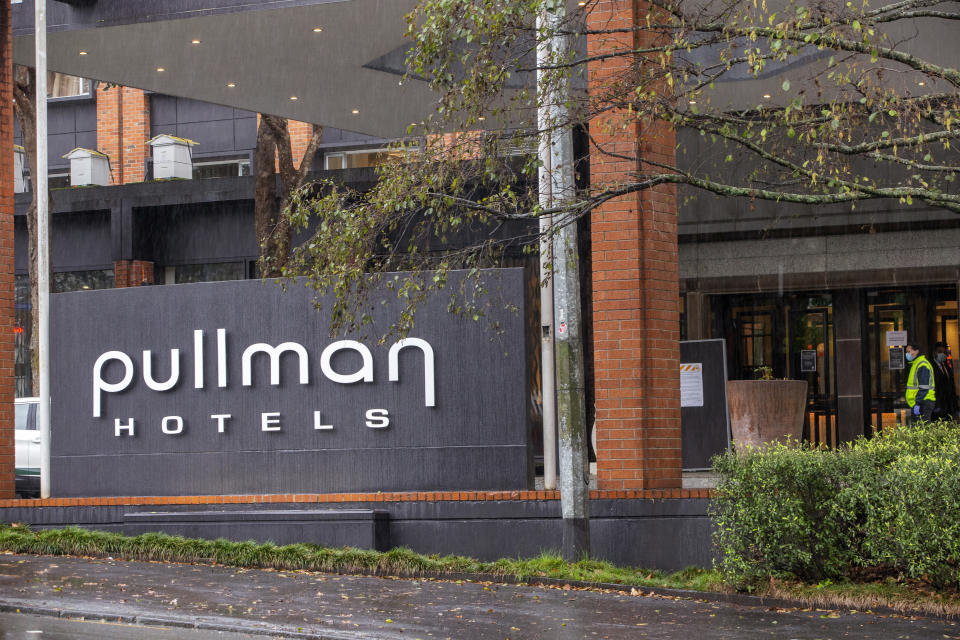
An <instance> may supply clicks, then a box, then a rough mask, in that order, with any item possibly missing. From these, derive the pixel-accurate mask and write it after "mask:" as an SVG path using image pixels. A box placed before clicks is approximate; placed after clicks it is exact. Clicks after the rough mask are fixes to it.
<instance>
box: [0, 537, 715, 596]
mask: <svg viewBox="0 0 960 640" xmlns="http://www.w3.org/2000/svg"><path fill="white" fill-rule="evenodd" d="M0 549H2V550H4V551H9V552H13V553H25V554H38V555H73V556H110V557H113V558H123V559H127V560H145V561H161V562H183V563H198V564H204V563H214V564H219V565H224V566H229V567H242V568H261V569H278V570H287V571H299V570H305V571H323V572H328V573H347V574H349V573H375V574H378V575H391V576H400V577H417V576H422V575H424V574H444V573H447V574H465V573H466V574H484V575H488V576H490V577H491V578H493V579H496V578H497V577H502V578H510V579H512V580H517V581H520V582H523V581H525V580H529V579H533V578H554V579H559V580H575V581H584V582H604V583H609V584H618V585H623V586H624V587H660V588H669V589H692V590H697V591H710V590H717V589H719V588H721V587H722V584H721V581H720V575H719V574H718V573H717V572H715V571H711V570H706V569H699V568H689V569H684V570H683V571H678V572H676V573H671V574H666V573H663V572H661V571H651V570H645V569H637V568H631V567H618V566H615V565H613V564H611V563H609V562H605V561H601V560H581V561H579V562H573V563H570V562H566V561H564V560H563V559H562V558H561V557H560V556H558V555H556V554H551V553H544V554H541V555H540V556H538V557H536V558H521V559H511V558H503V559H500V560H496V561H494V562H481V561H479V560H475V559H473V558H467V557H464V556H440V555H436V554H434V555H423V554H419V553H415V552H414V551H411V550H410V549H407V548H403V547H398V548H395V549H391V550H390V551H382V552H381V551H371V550H368V549H354V548H351V547H343V548H330V547H322V546H319V545H315V544H307V543H299V544H289V545H284V546H278V545H275V544H273V543H271V542H266V543H257V542H253V541H247V542H233V541H231V540H225V539H223V538H219V539H217V540H203V539H197V538H183V537H180V536H171V535H167V534H165V533H143V534H140V535H138V536H126V535H123V534H119V533H113V532H107V531H93V530H88V529H81V528H79V527H66V528H63V529H40V530H36V531H34V530H32V529H30V528H29V527H26V526H24V525H7V524H0Z"/></svg>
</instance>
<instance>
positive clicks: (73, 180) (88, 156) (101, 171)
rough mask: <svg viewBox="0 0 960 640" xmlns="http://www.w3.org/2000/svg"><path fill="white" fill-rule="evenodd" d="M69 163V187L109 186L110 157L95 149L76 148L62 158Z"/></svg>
mask: <svg viewBox="0 0 960 640" xmlns="http://www.w3.org/2000/svg"><path fill="white" fill-rule="evenodd" d="M63 157H64V158H66V159H67V160H69V161H70V186H71V187H86V186H90V185H98V186H103V187H105V186H107V185H109V184H110V157H109V156H108V155H107V154H105V153H100V152H99V151H97V150H96V149H84V148H83V147H77V148H76V149H74V150H73V151H71V152H70V153H68V154H66V155H64V156H63Z"/></svg>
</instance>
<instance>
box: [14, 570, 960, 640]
mask: <svg viewBox="0 0 960 640" xmlns="http://www.w3.org/2000/svg"><path fill="white" fill-rule="evenodd" d="M14 604H16V605H17V606H23V607H29V606H33V607H40V608H43V609H45V610H48V611H49V610H51V609H58V610H62V611H65V612H75V613H76V612H83V613H85V614H86V615H88V616H97V615H102V616H113V617H114V618H117V617H122V618H123V619H125V620H126V621H138V620H140V621H146V622H147V623H153V624H159V623H158V622H157V621H158V620H159V621H161V622H162V621H164V620H166V621H176V624H194V623H201V624H207V625H216V626H217V628H221V629H231V630H234V631H246V632H259V633H272V634H278V635H279V634H289V635H292V636H293V637H322V638H330V639H333V640H336V639H342V640H348V639H349V640H353V639H358V638H378V639H384V640H400V639H410V638H420V639H421V640H426V639H427V638H451V639H456V640H461V639H463V640H486V639H497V640H504V639H506V638H509V639H510V640H521V639H537V640H540V639H544V640H568V639H569V640H572V639H575V638H576V639H591V640H592V639H595V638H596V639H602V638H606V639H617V640H620V639H628V638H629V639H632V638H644V639H668V638H669V639H672V640H688V639H694V640H720V639H729V640H734V639H735V640H751V639H759V638H765V639H766V638H784V639H787V640H790V639H796V640H814V639H820V640H827V639H830V640H832V639H835V638H856V639H866V638H875V639H883V640H888V639H896V640H901V639H903V640H907V639H909V640H933V639H937V640H942V639H944V638H960V626H958V625H957V623H954V622H950V621H944V620H931V619H907V618H903V617H896V616H878V615H873V614H866V613H851V612H826V611H800V610H795V609H776V610H770V609H767V608H763V607H743V606H733V605H727V604H715V603H706V602H700V601H694V600H686V599H674V598H668V597H647V596H642V595H640V596H638V595H630V594H629V593H622V592H609V593H603V592H594V591H579V590H572V589H570V590H564V589H548V588H539V587H520V586H507V585H497V584H478V583H456V582H435V581H427V580H394V579H382V578H370V577H355V576H337V575H329V574H320V573H307V572H294V571H269V570H245V569H231V568H226V567H208V566H196V565H180V564H164V563H145V562H121V561H114V560H109V559H107V560H102V559H100V560H97V559H82V558H58V557H36V556H15V555H3V556H0V606H3V607H7V608H9V607H10V606H11V605H14ZM151 621H152V622H151ZM167 626H169V625H167ZM70 637H73V636H70ZM77 637H82V636H77ZM102 637H104V638H108V637H111V636H102ZM118 637H140V636H118ZM143 637H148V636H143ZM158 637H163V636H158ZM172 637H184V638H189V637H191V636H190V635H188V633H187V630H185V629H184V630H182V635H180V636H177V635H174V636H172Z"/></svg>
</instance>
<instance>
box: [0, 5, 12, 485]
mask: <svg viewBox="0 0 960 640" xmlns="http://www.w3.org/2000/svg"><path fill="white" fill-rule="evenodd" d="M12 33H13V32H12V30H11V19H10V3H9V2H4V3H2V5H0V37H2V39H3V40H2V43H0V498H12V497H13V496H14V493H15V485H14V466H15V463H16V453H15V449H14V421H13V398H14V394H15V393H16V391H15V389H16V382H15V377H14V373H13V363H14V348H15V340H14V334H13V326H14V315H13V272H14V267H13V61H12V56H11V52H10V48H11V39H12Z"/></svg>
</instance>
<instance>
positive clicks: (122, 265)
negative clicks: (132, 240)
mask: <svg viewBox="0 0 960 640" xmlns="http://www.w3.org/2000/svg"><path fill="white" fill-rule="evenodd" d="M144 281H146V282H147V284H153V263H152V262H150V261H148V260H114V262H113V286H114V287H116V288H118V289H120V288H123V287H139V286H140V285H142V284H143V283H144Z"/></svg>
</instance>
